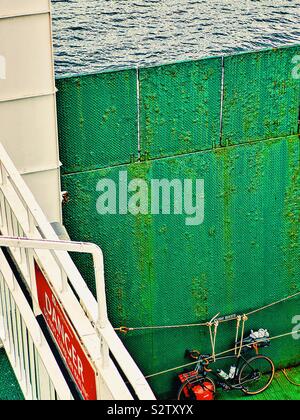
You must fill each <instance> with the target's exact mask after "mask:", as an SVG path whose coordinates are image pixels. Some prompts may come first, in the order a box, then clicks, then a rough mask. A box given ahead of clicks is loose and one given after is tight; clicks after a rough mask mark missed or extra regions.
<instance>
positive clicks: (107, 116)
mask: <svg viewBox="0 0 300 420" xmlns="http://www.w3.org/2000/svg"><path fill="white" fill-rule="evenodd" d="M56 84H57V88H58V94H57V110H58V126H59V144H60V158H61V161H62V163H63V166H62V170H63V173H71V172H80V171H86V170H93V169H98V168H103V167H107V166H112V165H120V164H124V163H129V162H130V161H132V160H133V159H134V156H137V154H138V135H137V132H138V129H137V99H136V98H137V93H136V86H137V84H136V71H135V70H124V71H115V72H110V73H101V74H93V75H88V76H79V77H71V78H62V79H58V80H57V83H56Z"/></svg>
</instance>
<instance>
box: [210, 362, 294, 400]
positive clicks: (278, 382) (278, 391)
mask: <svg viewBox="0 0 300 420" xmlns="http://www.w3.org/2000/svg"><path fill="white" fill-rule="evenodd" d="M287 373H288V376H289V378H290V379H291V380H292V381H293V382H295V383H297V384H299V383H300V366H298V367H295V368H293V369H288V371H287ZM217 399H219V400H250V401H251V400H268V401H275V400H300V388H299V387H297V386H295V385H293V384H291V383H290V382H288V381H287V379H286V377H285V376H284V374H283V373H282V372H281V371H278V372H276V374H275V378H274V380H273V383H272V385H271V386H270V388H269V389H267V390H266V391H265V392H263V393H262V394H259V395H256V396H253V397H249V396H243V395H242V394H241V392H240V391H231V392H222V393H221V394H219V397H218V398H217Z"/></svg>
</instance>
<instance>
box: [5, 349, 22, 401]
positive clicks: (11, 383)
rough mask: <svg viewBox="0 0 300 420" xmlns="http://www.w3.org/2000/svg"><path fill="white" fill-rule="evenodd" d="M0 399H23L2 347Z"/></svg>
mask: <svg viewBox="0 0 300 420" xmlns="http://www.w3.org/2000/svg"><path fill="white" fill-rule="evenodd" d="M0 400H1V401H3V400H24V396H23V393H22V391H21V389H20V387H19V384H18V381H17V378H16V377H15V374H14V372H13V370H12V368H11V365H10V363H9V360H8V358H7V356H6V354H5V351H4V349H0Z"/></svg>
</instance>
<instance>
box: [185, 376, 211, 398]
mask: <svg viewBox="0 0 300 420" xmlns="http://www.w3.org/2000/svg"><path fill="white" fill-rule="evenodd" d="M198 382H199V383H200V382H202V383H203V382H210V383H211V384H212V386H213V392H214V394H215V393H216V384H215V382H214V381H213V380H212V379H211V378H208V377H205V378H204V377H203V376H197V377H195V378H194V379H192V380H189V379H188V380H187V381H185V382H184V383H183V384H182V385H181V387H180V388H179V391H178V394H177V400H178V401H182V400H183V399H186V398H181V397H182V396H183V395H184V392H183V390H184V388H185V387H186V386H188V385H196V384H197V383H198Z"/></svg>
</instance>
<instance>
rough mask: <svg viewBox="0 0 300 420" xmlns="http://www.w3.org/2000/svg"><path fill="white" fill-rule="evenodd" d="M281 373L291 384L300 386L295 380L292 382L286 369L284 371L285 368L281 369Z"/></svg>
mask: <svg viewBox="0 0 300 420" xmlns="http://www.w3.org/2000/svg"><path fill="white" fill-rule="evenodd" d="M282 373H283V374H284V376H285V377H286V379H287V380H288V381H289V382H290V383H291V384H292V385H295V386H300V384H297V383H296V382H294V381H292V379H290V377H289V376H288V374H287V371H286V369H282Z"/></svg>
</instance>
